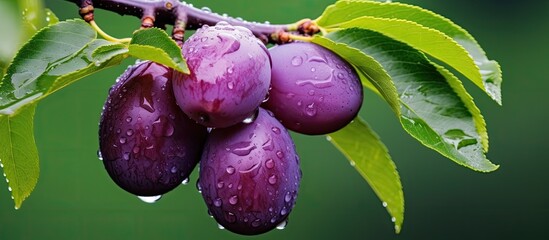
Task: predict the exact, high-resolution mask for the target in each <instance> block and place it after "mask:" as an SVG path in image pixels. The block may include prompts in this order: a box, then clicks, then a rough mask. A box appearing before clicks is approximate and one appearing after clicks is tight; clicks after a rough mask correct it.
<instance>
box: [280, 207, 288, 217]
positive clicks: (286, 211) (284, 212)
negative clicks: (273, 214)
mask: <svg viewBox="0 0 549 240" xmlns="http://www.w3.org/2000/svg"><path fill="white" fill-rule="evenodd" d="M286 214H288V210H286V207H283V208H282V210H280V215H282V216H284V215H286Z"/></svg>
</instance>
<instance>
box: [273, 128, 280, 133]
mask: <svg viewBox="0 0 549 240" xmlns="http://www.w3.org/2000/svg"><path fill="white" fill-rule="evenodd" d="M271 130H272V131H273V132H274V133H276V134H280V128H277V127H272V128H271Z"/></svg>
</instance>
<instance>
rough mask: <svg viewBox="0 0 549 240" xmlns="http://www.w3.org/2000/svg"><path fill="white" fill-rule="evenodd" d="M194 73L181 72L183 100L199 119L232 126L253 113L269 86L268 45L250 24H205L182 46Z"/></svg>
mask: <svg viewBox="0 0 549 240" xmlns="http://www.w3.org/2000/svg"><path fill="white" fill-rule="evenodd" d="M182 53H183V56H184V57H185V59H186V61H187V64H188V66H189V69H190V71H191V73H190V74H189V75H186V74H182V73H178V72H176V73H175V74H174V80H173V88H174V93H175V97H176V99H177V104H178V105H179V107H181V109H182V110H183V112H185V113H186V114H187V115H188V116H189V117H191V118H192V119H194V120H195V121H196V122H198V123H200V124H202V125H204V126H207V127H213V128H223V127H229V126H231V125H234V124H237V123H239V122H242V121H243V120H244V119H246V118H248V117H250V115H252V114H253V112H254V111H255V110H256V109H257V107H258V106H259V105H260V104H261V103H262V102H263V100H264V99H265V96H266V94H267V92H268V90H269V85H270V79H271V62H270V57H269V53H268V50H267V49H266V47H265V46H264V45H263V43H261V42H260V41H259V40H258V39H256V38H255V37H254V35H253V34H252V32H251V31H250V30H248V29H246V28H243V27H238V26H231V25H229V24H228V23H226V22H220V23H218V24H217V25H215V26H212V27H208V26H204V27H202V28H200V29H199V30H198V31H197V32H196V33H195V34H193V35H192V36H191V37H190V38H189V39H188V40H187V41H186V42H185V43H184V44H183V47H182Z"/></svg>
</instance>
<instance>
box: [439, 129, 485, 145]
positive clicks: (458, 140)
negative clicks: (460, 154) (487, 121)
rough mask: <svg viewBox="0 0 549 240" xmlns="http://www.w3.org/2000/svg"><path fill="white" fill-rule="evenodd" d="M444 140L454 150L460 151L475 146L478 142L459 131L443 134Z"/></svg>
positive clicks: (449, 131) (453, 130)
mask: <svg viewBox="0 0 549 240" xmlns="http://www.w3.org/2000/svg"><path fill="white" fill-rule="evenodd" d="M444 140H445V141H446V142H448V143H450V144H452V145H453V146H454V147H455V148H456V149H461V148H463V147H467V146H470V145H474V144H477V143H478V141H477V140H476V139H475V138H474V137H473V136H470V135H468V134H466V133H465V132H464V131H463V130H461V129H450V130H448V131H447V132H446V133H444Z"/></svg>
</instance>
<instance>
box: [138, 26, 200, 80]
mask: <svg viewBox="0 0 549 240" xmlns="http://www.w3.org/2000/svg"><path fill="white" fill-rule="evenodd" d="M129 50H130V51H129V54H130V55H132V56H134V57H136V58H139V59H142V60H151V61H154V62H157V63H161V64H164V65H166V66H168V67H171V68H173V69H175V70H177V71H180V72H182V73H186V74H189V73H190V71H189V68H188V67H187V63H186V62H185V59H184V58H183V55H182V54H181V48H179V47H178V46H177V43H175V41H174V40H172V39H171V38H170V37H169V36H168V34H167V33H166V32H165V31H164V30H162V29H159V28H148V29H141V30H138V31H136V32H135V33H134V34H133V37H132V41H131V42H130V47H129Z"/></svg>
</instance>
